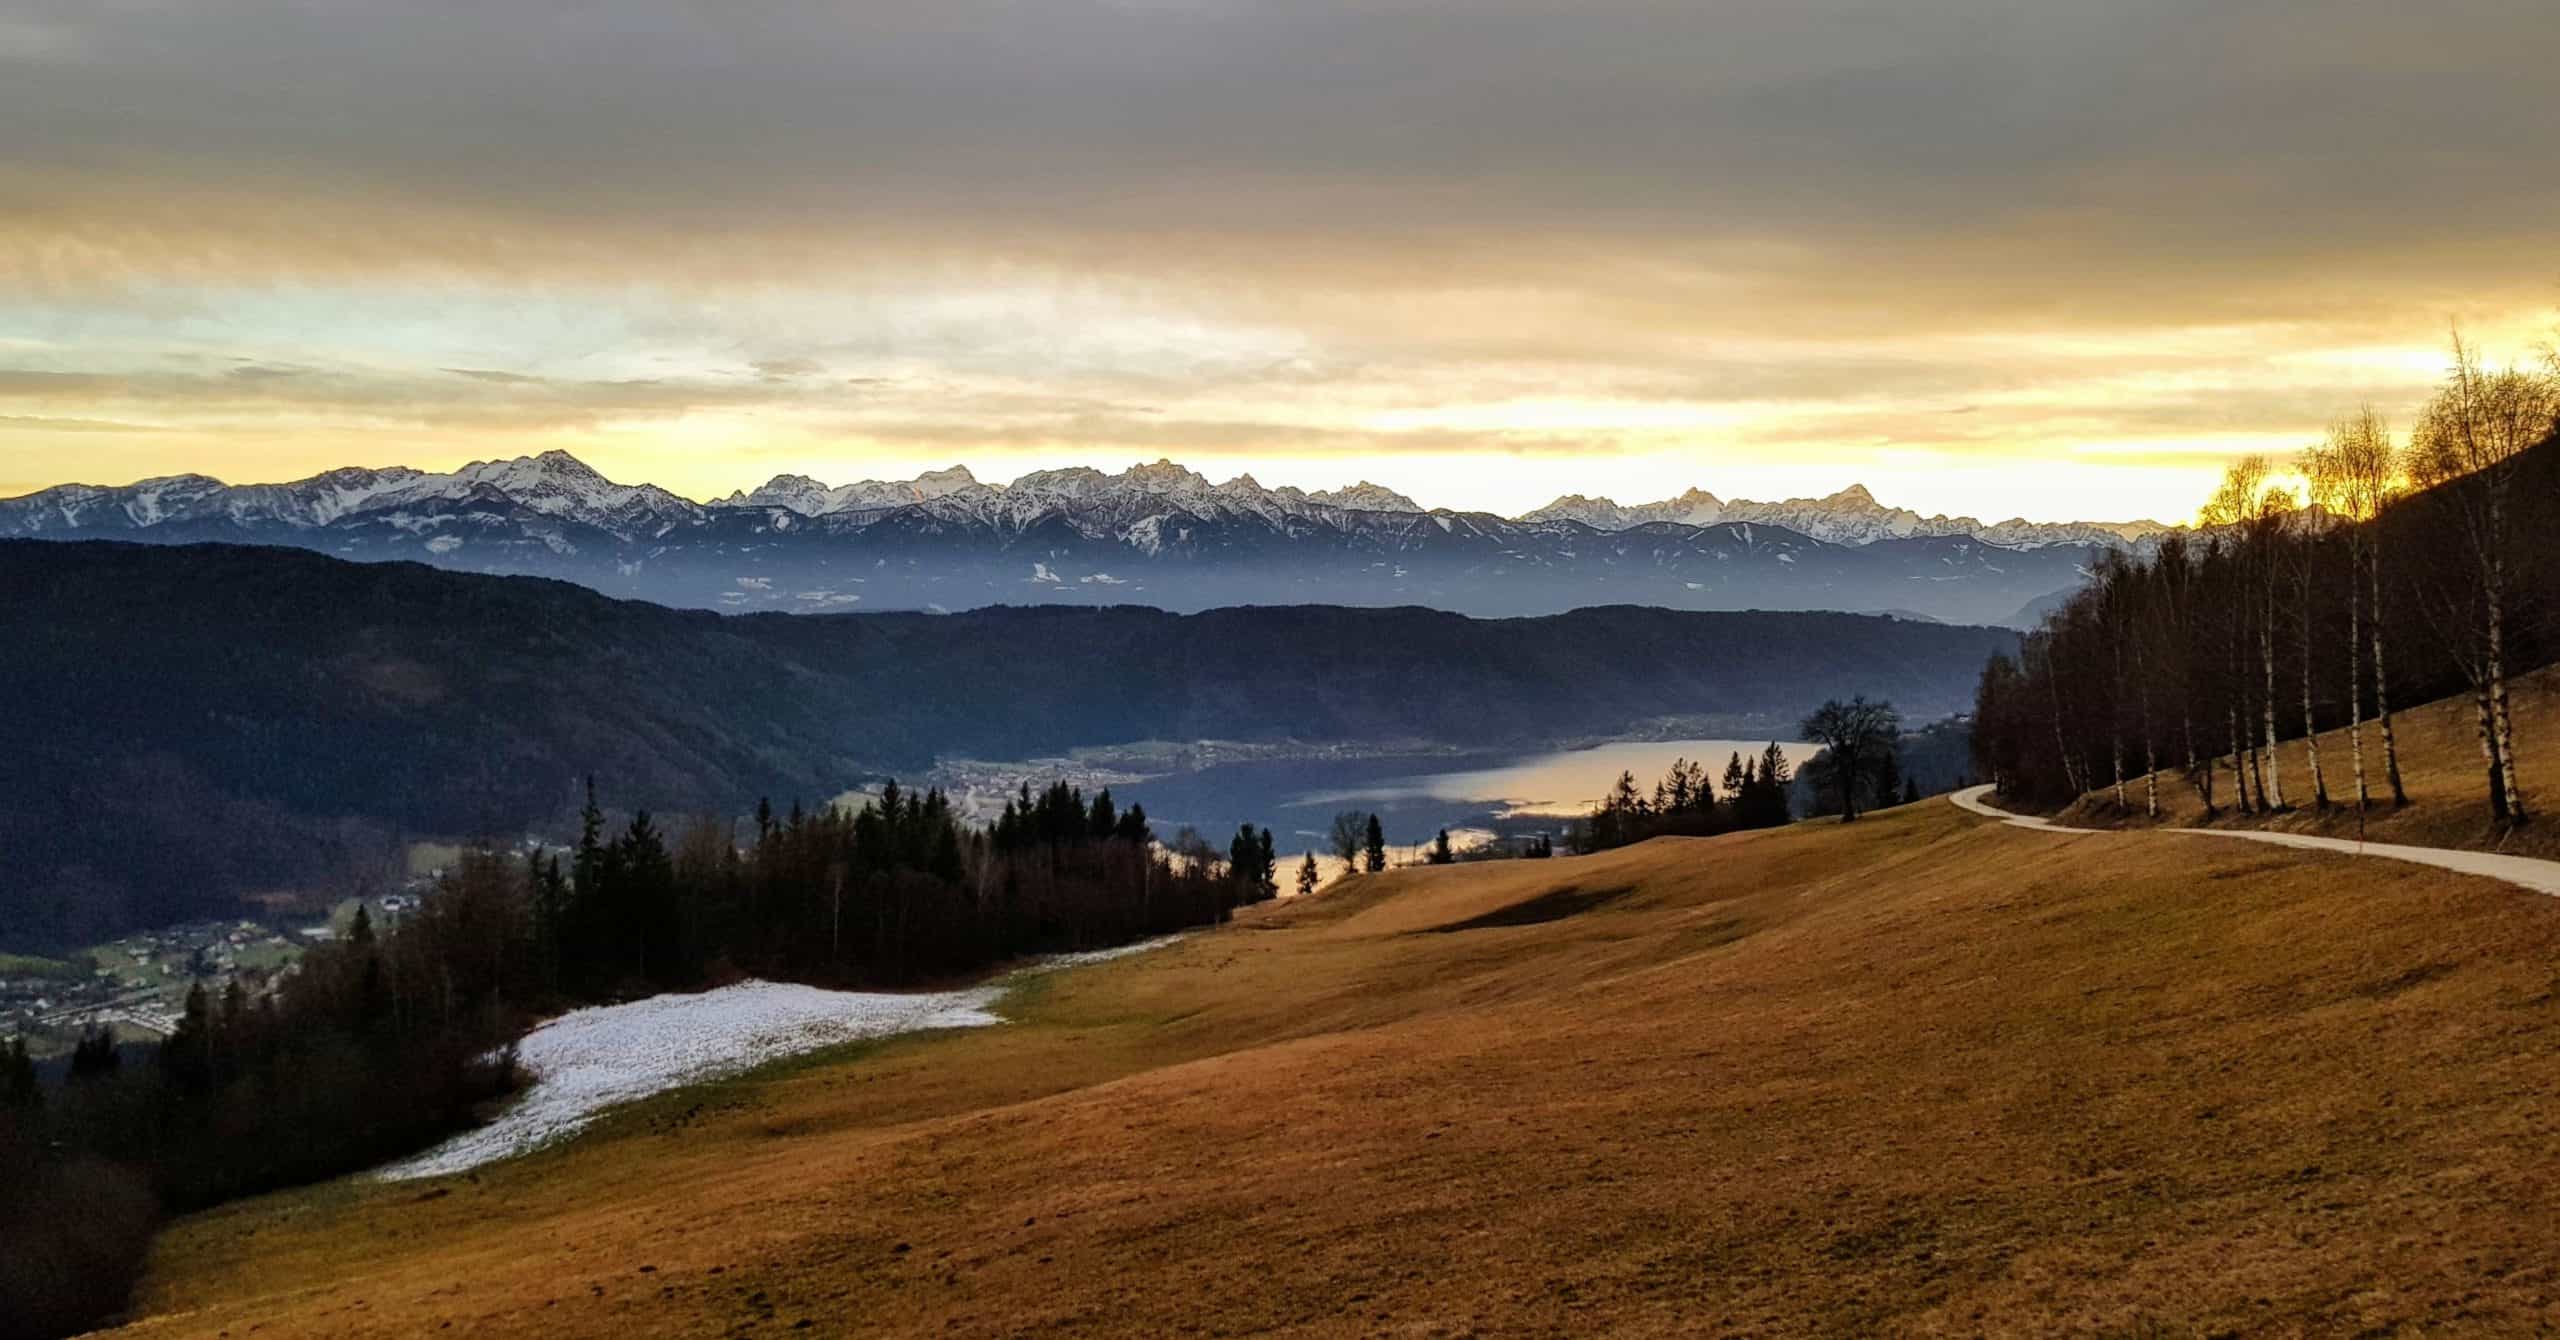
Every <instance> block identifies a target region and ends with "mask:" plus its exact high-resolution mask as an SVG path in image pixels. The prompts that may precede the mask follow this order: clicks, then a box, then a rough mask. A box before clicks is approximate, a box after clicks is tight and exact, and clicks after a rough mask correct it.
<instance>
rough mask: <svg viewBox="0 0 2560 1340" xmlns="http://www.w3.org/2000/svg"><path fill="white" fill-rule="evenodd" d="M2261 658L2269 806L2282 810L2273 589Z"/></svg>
mask: <svg viewBox="0 0 2560 1340" xmlns="http://www.w3.org/2000/svg"><path fill="white" fill-rule="evenodd" d="M2258 660H2259V664H2260V665H2261V667H2263V668H2264V670H2265V671H2266V684H2267V691H2266V695H2265V697H2263V698H2262V699H2260V700H2259V704H2258V709H2259V713H2260V716H2261V725H2262V726H2263V727H2264V730H2265V734H2266V758H2265V761H2264V762H2263V763H2261V764H2260V767H2262V768H2263V769H2264V770H2265V773H2264V775H2265V778H2266V788H2267V804H2268V808H2269V809H2271V810H2280V809H2283V808H2284V760H2283V759H2281V758H2278V757H2277V756H2276V608H2275V600H2274V598H2273V592H2272V589H2271V590H2270V592H2269V599H2268V601H2267V617H2266V618H2265V619H2264V620H2263V621H2261V622H2260V623H2259V625H2258Z"/></svg>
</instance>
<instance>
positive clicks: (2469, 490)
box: [2411, 332, 2560, 824]
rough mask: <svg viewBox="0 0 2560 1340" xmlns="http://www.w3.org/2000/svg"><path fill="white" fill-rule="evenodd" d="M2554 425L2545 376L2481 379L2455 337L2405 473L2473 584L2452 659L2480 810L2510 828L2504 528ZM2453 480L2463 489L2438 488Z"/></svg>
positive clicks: (2521, 809)
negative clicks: (2454, 544) (2427, 492)
mask: <svg viewBox="0 0 2560 1340" xmlns="http://www.w3.org/2000/svg"><path fill="white" fill-rule="evenodd" d="M2555 420H2560V387H2555V386H2554V378H2553V377H2552V376H2550V375H2547V374H2544V373H2541V372H2526V371H2521V370H2518V369H2515V368H2512V367H2511V368H2508V369H2506V370H2504V371H2501V372H2491V371H2489V370H2487V369H2486V368H2485V367H2483V366H2482V364H2481V361H2480V356H2479V353H2478V351H2477V350H2475V349H2473V348H2472V347H2471V346H2470V345H2469V344H2468V343H2466V342H2465V341H2464V340H2463V338H2462V336H2461V335H2460V333H2459V332H2457V333H2456V334H2455V335H2454V338H2453V370H2452V372H2451V373H2450V374H2449V375H2448V376H2447V378H2446V382H2445V386H2444V389H2442V390H2441V391H2439V392H2437V393H2436V396H2435V398H2434V399H2433V400H2431V401H2429V402H2428V405H2427V409H2426V413H2425V416H2424V417H2423V418H2422V419H2421V420H2420V422H2419V425H2418V432H2417V435H2416V438H2415V440H2414V441H2413V442H2412V443H2411V469H2412V473H2413V474H2415V475H2416V477H2417V480H2418V482H2419V483H2420V484H2421V485H2422V486H2426V487H2429V488H2432V489H2433V496H2434V497H2435V499H2436V500H2437V505H2438V506H2439V508H2440V509H2441V510H2442V511H2443V512H2444V513H2446V514H2448V515H2449V518H2450V520H2451V522H2452V524H2453V527H2454V530H2455V534H2456V539H2457V540H2458V541H2459V542H2460V548H2461V551H2462V557H2463V558H2464V559H2465V560H2467V565H2468V567H2469V568H2470V573H2469V576H2470V577H2471V578H2472V579H2473V580H2475V581H2477V583H2478V597H2477V599H2476V600H2475V601H2473V602H2471V603H2472V604H2473V605H2474V606H2475V610H2476V613H2477V615H2478V622H2477V627H2476V631H2475V633H2474V635H2473V637H2472V638H2471V639H2470V643H2471V645H2470V651H2469V654H2467V655H2465V656H2464V657H2463V658H2462V659H2463V660H2464V662H2465V664H2466V669H2467V670H2468V671H2469V673H2470V676H2471V678H2472V682H2473V692H2474V697H2475V699H2476V707H2477V711H2478V730H2479V736H2480V749H2481V754H2482V761H2483V763H2484V764H2485V765H2486V767H2487V770H2488V775H2489V798H2490V809H2491V811H2492V812H2493V813H2495V814H2497V815H2499V816H2500V817H2501V818H2504V819H2505V820H2506V821H2507V822H2510V823H2517V824H2521V823H2524V822H2526V821H2527V820H2528V819H2529V818H2530V817H2531V816H2530V815H2528V814H2527V813H2526V811H2525V804H2524V793H2523V791H2522V790H2521V789H2520V788H2519V787H2518V786H2517V784H2516V739H2515V727H2514V723H2513V720H2512V718H2511V714H2510V712H2509V710H2508V702H2507V698H2508V694H2507V618H2508V614H2509V611H2510V609H2511V607H2512V606H2513V604H2514V596H2515V593H2514V592H2513V591H2511V590H2510V589H2509V562H2508V559H2509V553H2510V551H2511V548H2512V546H2513V544H2514V542H2515V537H2514V536H2513V535H2512V534H2511V533H2510V531H2511V528H2510V526H2509V520H2510V517H2511V515H2512V512H2513V497H2512V495H2513V492H2514V487H2515V476H2516V463H2517V460H2518V458H2519V457H2521V456H2522V455H2523V454H2524V453H2525V452H2526V451H2527V450H2528V449H2530V448H2532V447H2534V446H2536V445H2538V444H2539V443H2541V442H2542V440H2543V439H2545V438H2547V437H2550V436H2551V435H2552V430H2553V425H2554V422H2555ZM2456 480H2462V481H2466V482H2467V484H2468V487H2464V488H2459V489H2456V488H2446V487H2440V486H2442V485H2446V484H2450V483H2453V482H2454V481H2456Z"/></svg>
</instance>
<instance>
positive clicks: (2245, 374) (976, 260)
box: [0, 0, 2560, 501]
mask: <svg viewBox="0 0 2560 1340" xmlns="http://www.w3.org/2000/svg"><path fill="white" fill-rule="evenodd" d="M2555 42H2560V11H2555V10H2554V9H2552V8H2551V7H2550V6H2533V5H2522V4H2515V3H2511V2H2510V0H2443V3H2439V4H2432V5H2427V6H2410V5H2407V4H2405V3H2402V2H2401V0H2318V2H2317V3H2315V2H2314V0H2261V2H2258V3H2245V4H2229V3H2222V4H2215V3H2208V2H2207V0H2164V2H2163V3H2154V4H2142V5H2128V4H2124V3H2121V2H2120V0H2040V3H2037V4H2033V5H2021V4H2018V3H2016V0H1919V2H1916V3H1905V4H1881V3H1877V2H1876V0H1699V2H1698V3H1692V4H1682V5H1664V4H1660V3H1656V2H1655V0H1482V3H1476V4H1470V5H1468V6H1465V7H1463V8H1456V7H1452V6H1449V5H1446V4H1443V3H1436V2H1434V0H1201V2H1199V3H1179V4H1145V5H1131V4H1111V3H1099V2H1098V0H1061V2H1060V3H1054V4H1043V5H1036V6H1023V5H1018V4H1013V3H1009V2H1004V0H944V3H939V4H935V5H930V6H918V5H907V4H891V3H886V0H831V2H828V3H815V4H801V5H761V4H749V5H733V6H713V7H704V6H700V5H696V4H690V3H678V2H677V0H618V2H617V3H615V4H612V5H601V6H567V7H561V6H550V7H534V8H532V9H527V8H524V7H487V6H459V7H457V6H453V5H449V4H431V3H426V2H425V0H353V2H352V3H349V4H345V5H339V6H333V7H332V8H331V10H330V12H329V14H328V15H327V16H326V18H325V20H315V19H314V17H313V16H312V14H311V13H310V11H309V10H308V9H307V7H304V6H300V5H295V4H291V3H287V2H286V0H200V2H199V3H193V4H188V5H177V6H167V5H98V4H94V3H84V2H83V0H25V2H24V3H22V4H21V5H20V6H19V7H18V12H17V13H16V14H15V15H14V16H13V17H12V18H10V19H9V20H7V21H6V23H5V24H0V70H5V71H6V75H5V77H0V157H5V161H7V162H8V163H9V164H10V167H11V170H10V172H9V173H8V174H6V176H5V178H0V295H6V296H7V300H6V301H0V351H7V352H6V354H5V356H6V357H7V358H8V359H9V361H10V362H11V363H13V364H14V365H15V367H14V369H9V370H0V413H6V414H9V415H11V416H12V417H11V418H10V419H9V420H6V421H0V423H5V424H8V425H14V428H12V429H11V430H10V431H11V436H10V437H9V439H8V440H10V441H34V440H35V439H34V438H33V436H32V435H33V434H34V433H35V432H36V431H37V430H36V429H35V428H33V427H32V426H31V425H32V422H33V421H35V420H39V419H62V420H94V421H98V422H123V421H127V420H133V421H146V422H153V423H168V424H170V425H172V426H173V429H175V430H179V431H176V432H175V433H174V435H175V436H177V437H185V438H187V440H188V442H189V443H191V444H192V443H201V442H207V441H213V440H216V439H218V438H221V437H223V436H224V435H232V436H236V437H246V436H248V435H251V434H255V433H258V432H260V431H261V430H262V429H263V430H265V431H267V433H268V435H269V436H271V437H276V438H279V439H282V438H284V437H287V436H293V435H302V436H303V437H305V438H307V440H309V441H311V442H313V443H325V442H327V441H328V440H329V439H330V435H332V434H337V435H339V436H340V437H341V438H342V439H343V438H344V437H345V436H346V435H348V434H350V433H355V432H361V433H365V434H369V435H378V434H384V433H397V434H401V435H403V436H401V437H400V438H399V439H398V440H400V441H403V442H409V443H415V444H419V445H421V447H422V448H424V449H426V450H427V451H428V452H429V454H432V455H436V456H439V457H451V458H453V459H460V458H463V457H465V456H467V455H471V454H479V455H486V454H491V452H492V451H493V450H495V449H497V448H495V447H494V446H492V445H490V443H489V439H491V438H493V437H499V436H503V435H509V434H515V435H538V434H562V433H585V432H603V431H608V430H610V431H613V432H616V433H619V434H625V437H623V438H622V439H620V440H628V434H631V433H638V432H644V431H645V432H646V433H649V434H655V435H657V436H656V438H655V440H654V445H653V447H652V448H651V449H652V450H654V451H656V452H658V453H659V458H660V459H716V458H720V457H722V456H724V455H725V456H727V457H729V458H733V459H736V460H737V461H739V462H740V464H739V465H738V466H737V467H736V468H737V469H738V470H746V469H749V468H754V467H761V466H764V465H767V464H785V465H787V464H788V458H789V457H790V455H791V453H793V452H795V451H801V452H805V451H807V450H810V449H812V447H813V445H830V444H847V445H844V446H843V448H842V450H844V451H851V450H853V449H854V448H856V447H859V448H860V449H862V450H865V451H876V452H880V453H887V454H898V455H901V456H912V455H915V454H919V453H926V452H933V453H947V454H950V455H966V454H970V453H975V452H981V451H984V452H995V453H1008V452H1010V453H1023V454H1046V453H1052V452H1061V451H1068V450H1081V451H1084V452H1087V453H1104V454H1109V453H1117V452H1130V453H1135V452H1140V451H1144V452H1149V453H1154V452H1166V453H1171V454H1177V455H1210V456H1225V457H1230V458H1233V459H1235V460H1236V461H1238V462H1239V463H1244V462H1251V461H1253V460H1255V459H1257V458H1258V457H1260V456H1265V455H1270V454H1274V453H1278V454H1285V455H1288V456H1291V457H1292V458H1296V459H1313V458H1335V457H1339V456H1342V455H1347V454H1351V453H1354V452H1371V451H1388V452H1407V453H1440V454H1443V455H1459V454H1470V453H1474V454H1483V455H1488V456H1501V455H1509V456H1512V457H1516V458H1519V459H1522V460H1526V459H1529V458H1532V457H1551V458H1554V459H1556V460H1558V461H1561V462H1563V464H1562V465H1560V466H1558V467H1557V474H1558V476H1559V477H1558V478H1557V479H1556V481H1555V482H1557V483H1559V484H1562V483H1565V482H1566V481H1565V479H1564V478H1563V476H1564V475H1565V474H1566V473H1567V472H1569V471H1570V470H1571V469H1572V468H1573V466H1572V462H1574V461H1576V460H1588V459H1592V458H1598V457H1610V456H1629V455H1640V454H1645V453H1661V452H1667V451H1672V450H1677V449H1682V448H1689V449H1694V450H1698V451H1705V450H1707V449H1710V448H1712V449H1715V450H1719V451H1724V450H1730V451H1735V452H1749V451H1759V452H1765V453H1777V454H1785V455H1789V456H1791V457H1796V458H1802V459H1805V460H1813V459H1817V458H1819V459H1823V460H1827V461H1832V462H1837V463H1840V464H1841V465H1842V467H1843V468H1846V466H1847V465H1849V464H1854V463H1858V462H1861V461H1872V460H1873V459H1874V456H1873V453H1875V452H1878V451H1881V450H1886V449H1910V450H1926V451H1930V452H1936V453H1941V454H1942V459H1944V458H1953V457H1955V456H1965V457H1966V458H1968V459H1977V460H1986V461H1987V460H1994V459H2000V458H2004V457H2005V458H2007V459H2011V460H2050V459H2053V458H2056V457H2060V456H2063V455H2067V454H2069V453H2070V452H2072V451H2074V450H2075V449H2078V448H2080V447H2084V446H2090V445H2097V446H2101V447H2103V446H2108V445H2109V444H2118V445H2120V444H2127V443H2163V442H2167V441H2169V440H2171V439H2187V440H2189V441H2190V442H2191V443H2192V442H2194V441H2216V440H2219V441H2230V442H2239V441H2248V442H2251V443H2256V442H2258V441H2260V440H2261V439H2262V438H2264V437H2267V436H2272V435H2279V434H2283V433H2288V432H2298V431H2302V430H2305V429H2307V428H2315V427H2316V425H2317V424H2319V423H2320V422H2322V421H2324V420H2325V419H2326V418H2327V417H2328V416H2329V415H2330V414H2331V413H2333V412H2335V410H2336V409H2337V408H2339V407H2341V406H2343V405H2348V404H2352V403H2354V402H2355V401H2357V400H2360V399H2363V398H2365V397H2367V396H2374V397H2378V398H2380V399H2382V400H2384V401H2386V402H2399V401H2405V400H2407V399H2408V398H2409V397H2411V396H2413V395H2414V394H2416V393H2418V392H2419V391H2421V390H2423V388H2424V386H2425V384H2426V383H2427V381H2428V380H2429V379H2430V378H2431V377H2432V376H2433V373H2432V371H2430V370H2429V369H2428V368H2427V367H2426V366H2424V365H2423V364H2413V363H2411V362H2410V361H2409V359H2408V357H2407V355H2408V353H2409V351H2410V350H2412V349H2413V348H2414V349H2419V350H2423V349H2424V348H2425V347H2426V346H2428V345H2429V344H2431V343H2433V342H2434V341H2435V340H2436V339H2437V337H2438V335H2439V333H2440V332H2441V329H2442V327H2443V324H2444V322H2445V321H2446V320H2447V319H2448V318H2451V317H2457V316H2458V317H2463V318H2465V319H2467V320H2470V321H2472V322H2474V323H2476V324H2479V325H2483V326H2486V327H2488V328H2489V333H2490V334H2491V336H2492V338H2493V340H2494V339H2498V338H2500V337H2513V336H2516V335H2518V333H2519V332H2521V331H2522V330H2524V329H2525V326H2524V323H2525V322H2526V321H2527V320H2528V319H2529V317H2530V316H2531V314H2532V313H2534V312H2536V311H2538V310H2539V309H2540V308H2541V307H2543V306H2544V305H2546V304H2547V303H2548V302H2549V300H2550V299H2551V298H2552V297H2553V296H2554V293H2555V289H2554V281H2555V279H2560V273H2555V271H2560V267H2555V266H2554V265H2553V264H2552V262H2551V261H2550V260H2549V259H2548V258H2549V256H2550V255H2551V247H2550V232H2549V227H2550V226H2549V223H2548V220H2549V219H2550V218H2551V217H2553V211H2554V207H2555V206H2560V100H2555V99H2553V98H2551V97H2550V96H2549V95H2548V93H2547V72H2546V70H2545V69H2544V68H2543V67H2544V66H2545V65H2546V64H2547V60H2546V56H2545V53H2547V52H2548V51H2550V50H2551V49H2552V48H2553V46H2554V44H2555ZM24 350H33V351H34V352H32V353H26V352H24ZM2346 353H2369V354H2370V355H2371V356H2370V357H2367V358H2364V359H2363V361H2356V360H2355V359H2352V358H2345V357H2341V356H2340V355H2343V354H2346ZM231 359H244V360H246V361H243V362H230V361H228V360H231ZM48 431H59V430H48ZM190 434H192V436H189V435H190ZM366 440H368V441H372V440H375V439H374V438H373V437H368V438H367V439H366ZM314 449H315V450H319V449H322V448H320V447H318V446H315V447H314ZM329 449H343V448H329ZM2191 449H2193V448H2192V447H2185V448H2177V449H2175V450H2174V451H2173V450H2172V449H2170V448H2167V447H2163V448H2161V450H2162V451H2163V452H2167V453H2169V454H2172V455H2174V454H2176V452H2178V451H2187V450H2191ZM13 450H15V449H13ZM39 450H45V448H41V447H36V448H27V449H25V452H24V453H22V456H23V455H25V454H27V453H32V452H34V451H39ZM171 450H175V448H171ZM222 450H225V451H231V450H237V448H236V447H224V448H222ZM119 459H121V458H119ZM136 459H139V458H136ZM7 464H8V467H9V469H10V470H11V472H12V473H13V474H21V475H24V474H38V475H42V474H61V473H66V472H68V471H69V470H70V469H71V468H72V467H71V466H70V465H68V464H65V465H63V466H61V467H60V468H59V469H46V468H44V467H43V466H42V465H41V463H39V462H31V460H30V459H23V458H22V459H18V460H13V461H10V462H8V463H7ZM226 468H227V467H226ZM706 468H707V467H706ZM747 482H752V481H751V480H737V479H733V480H730V481H728V483H729V485H730V486H734V485H735V484H737V483H747ZM1317 482H1338V481H1317ZM1544 482H1545V481H1543V480H1542V481H1541V482H1540V483H1538V484H1523V485H1521V486H1520V487H1521V488H1522V490H1523V491H1524V492H1534V491H1540V490H1541V489H1542V487H1543V484H1544ZM1699 482H1703V483H1709V484H1714V483H1716V482H1717V481H1715V480H1711V479H1702V480H1700V481H1699ZM1842 482H1845V481H1842ZM706 487H708V485H707V484H706ZM1804 487H1807V488H1810V487H1813V485H1812V484H1810V483H1808V484H1806V485H1804ZM1555 491H1563V490H1562V489H1558V490H1555ZM1530 501H1534V500H1530Z"/></svg>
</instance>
